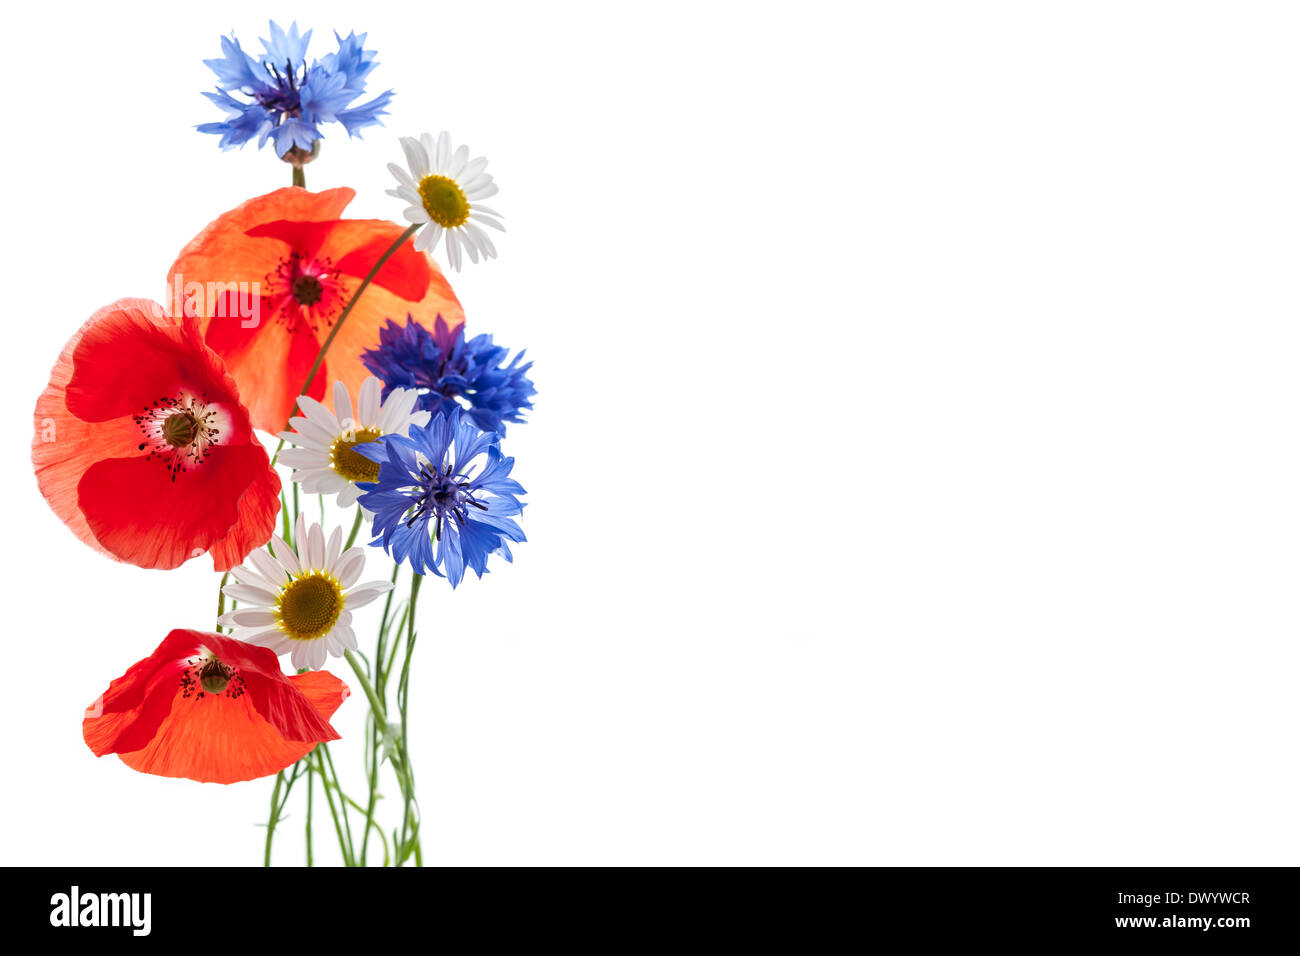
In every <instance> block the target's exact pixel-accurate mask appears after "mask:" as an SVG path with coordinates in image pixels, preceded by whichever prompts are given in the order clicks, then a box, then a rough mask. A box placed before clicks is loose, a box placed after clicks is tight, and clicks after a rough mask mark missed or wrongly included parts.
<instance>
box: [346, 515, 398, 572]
mask: <svg viewBox="0 0 1300 956" xmlns="http://www.w3.org/2000/svg"><path fill="white" fill-rule="evenodd" d="M360 530H361V506H360V505H357V516H356V517H355V518H353V519H352V533H351V534H349V535H348V543H347V544H345V545H344V546H343V550H344V551H346V550H347V549H348V548H350V547H352V544H353V542H355V541H356V540H357V532H358V531H360ZM388 593H389V594H392V592H391V591H390V592H388Z"/></svg>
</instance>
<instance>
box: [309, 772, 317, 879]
mask: <svg viewBox="0 0 1300 956" xmlns="http://www.w3.org/2000/svg"><path fill="white" fill-rule="evenodd" d="M307 760H308V763H307V865H308V866H311V865H312V858H311V815H312V794H313V793H314V792H315V790H316V773H315V771H314V770H312V766H311V762H310V758H307Z"/></svg>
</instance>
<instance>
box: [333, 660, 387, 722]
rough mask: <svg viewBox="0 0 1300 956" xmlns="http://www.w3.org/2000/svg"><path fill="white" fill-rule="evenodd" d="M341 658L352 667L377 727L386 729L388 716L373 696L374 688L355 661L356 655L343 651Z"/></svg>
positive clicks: (377, 699) (359, 662)
mask: <svg viewBox="0 0 1300 956" xmlns="http://www.w3.org/2000/svg"><path fill="white" fill-rule="evenodd" d="M343 657H344V658H345V659H346V660H347V662H348V663H349V664H351V665H352V671H353V673H355V674H356V675H357V680H359V681H361V689H362V690H363V691H365V694H366V700H368V701H370V712H371V713H373V714H374V715H375V720H376V721H378V722H379V726H380V727H383V728H386V727H387V726H388V716H387V714H385V713H384V705H383V704H382V703H381V702H380V700H379V697H378V695H376V694H375V689H374V687H372V686H371V685H370V678H369V677H367V676H366V672H365V671H364V670H363V669H362V668H361V661H359V660H358V659H357V655H356V654H354V653H353V652H352V651H344V652H343Z"/></svg>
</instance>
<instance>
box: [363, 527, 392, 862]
mask: <svg viewBox="0 0 1300 956" xmlns="http://www.w3.org/2000/svg"><path fill="white" fill-rule="evenodd" d="M360 510H361V509H360V507H358V508H357V511H358V513H359V512H360ZM400 569H401V565H399V564H394V565H393V575H392V578H391V580H392V583H393V588H392V589H391V590H389V592H388V596H387V597H386V598H385V599H384V613H383V615H382V616H381V617H380V618H379V637H378V638H377V639H376V641H375V682H376V684H378V686H379V693H380V694H381V695H382V694H383V692H384V691H383V686H384V682H383V674H382V673H381V670H382V668H383V664H384V640H385V638H387V637H388V615H389V613H390V612H391V611H392V608H393V595H394V593H396V591H397V573H398V571H399V570H400ZM366 738H367V749H366V784H367V786H368V789H369V791H370V795H369V797H368V799H367V800H366V810H365V813H366V832H365V833H364V834H363V835H362V837H361V865H362V866H365V865H366V851H367V850H368V849H369V848H370V830H371V828H372V827H373V828H374V829H375V830H377V831H379V838H380V839H381V840H383V841H384V861H385V865H387V861H388V859H389V856H388V838H387V837H386V836H384V828H383V827H381V826H379V825H378V824H376V823H375V802H376V801H377V800H378V799H379V745H380V743H381V742H382V737H380V734H379V729H378V726H377V725H376V723H375V719H374V715H373V714H371V715H370V716H369V717H368V719H367V720H366Z"/></svg>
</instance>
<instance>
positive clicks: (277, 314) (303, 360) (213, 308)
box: [167, 186, 465, 433]
mask: <svg viewBox="0 0 1300 956" xmlns="http://www.w3.org/2000/svg"><path fill="white" fill-rule="evenodd" d="M354 195H355V193H354V192H353V190H351V189H328V190H326V191H324V192H320V193H310V192H308V191H307V190H305V189H301V188H299V187H295V186H289V187H286V188H284V189H278V190H276V191H275V192H273V193H269V194H267V195H265V196H259V197H258V198H256V199H250V200H249V201H248V202H246V203H244V204H243V205H242V206H239V207H237V208H236V209H232V210H231V211H230V212H228V213H225V214H224V215H222V216H220V217H219V218H218V219H217V220H216V221H215V222H213V223H211V224H210V225H209V226H208V227H207V228H206V229H204V230H203V231H202V232H201V233H199V235H198V236H197V237H195V239H194V240H193V241H192V242H191V243H190V244H189V245H188V246H186V247H185V248H184V249H183V250H182V251H181V254H180V256H179V258H177V260H176V261H175V262H174V263H173V264H172V267H171V272H170V273H169V275H168V280H167V281H168V288H169V290H170V294H171V295H172V297H173V300H174V302H175V307H174V312H175V314H176V315H182V314H184V315H193V316H197V317H198V318H199V319H200V320H201V322H202V328H203V332H204V337H205V340H206V341H207V343H208V345H209V346H210V347H211V348H213V349H215V350H216V351H217V352H218V353H220V355H221V356H222V357H223V358H224V359H225V361H226V367H227V368H228V369H229V370H230V373H231V374H232V375H233V376H234V377H235V381H237V382H238V383H239V390H240V393H241V394H242V395H243V397H244V402H245V403H246V404H247V405H248V408H249V413H250V414H251V416H252V421H253V424H254V425H256V426H257V427H258V428H262V429H265V430H266V431H269V432H272V433H275V432H279V431H283V430H284V429H285V428H286V427H288V425H287V423H288V420H289V415H290V414H291V412H292V410H293V406H294V402H295V401H296V400H297V397H298V394H299V393H300V392H301V391H302V390H303V385H304V383H305V382H306V380H307V374H308V372H310V371H311V366H312V363H313V362H314V361H315V360H316V356H317V354H318V353H319V352H320V348H321V345H322V344H323V343H324V341H325V338H326V337H327V336H328V335H329V334H330V330H331V329H332V328H333V326H334V323H335V322H336V321H337V320H338V318H339V316H340V314H341V313H342V311H343V309H344V307H345V306H346V305H347V303H348V301H349V300H350V299H351V298H352V294H353V293H354V292H356V290H357V288H358V287H359V286H360V285H361V282H362V280H363V279H364V278H365V276H366V274H367V273H368V272H369V271H370V270H371V269H372V268H373V267H374V265H375V263H376V262H378V261H379V257H380V256H382V255H383V254H384V253H385V252H386V251H387V250H388V248H389V247H390V246H391V245H392V244H393V243H394V242H395V241H396V240H397V238H398V237H399V236H400V235H401V234H402V227H401V226H399V225H397V224H395V223H392V222H388V221H386V220H372V219H340V218H339V216H340V215H341V214H342V212H343V208H344V207H345V206H347V204H348V203H349V202H350V201H351V200H352V197H353V196H354ZM408 314H409V315H411V316H412V317H414V318H415V320H416V321H417V322H420V323H421V324H423V325H426V326H428V327H429V328H430V329H432V328H433V323H434V320H435V318H436V317H437V316H438V315H439V314H441V315H442V316H443V318H444V319H446V320H447V322H448V323H449V324H450V325H451V326H452V328H453V329H454V328H455V327H456V326H458V325H459V324H460V323H462V322H464V320H465V313H464V311H463V310H462V309H461V306H460V302H458V301H457V299H456V296H455V293H453V292H452V291H451V286H450V285H448V284H447V280H446V279H445V278H443V275H442V272H441V271H440V270H439V269H438V267H437V265H436V264H435V263H434V262H433V261H432V260H431V259H429V257H428V256H426V255H424V254H422V253H419V252H416V250H415V247H414V245H412V244H411V243H410V242H407V243H406V244H404V245H403V246H402V247H401V248H400V249H399V250H398V251H397V252H396V253H394V254H393V255H392V256H391V257H390V258H389V259H388V261H387V262H386V263H384V266H383V268H382V269H380V270H379V272H378V274H377V275H376V276H375V278H374V279H373V280H372V282H371V284H370V286H369V287H368V288H367V289H366V291H365V293H364V294H363V295H362V296H361V298H360V299H358V300H357V304H356V306H355V307H354V308H353V310H352V312H351V313H350V314H349V315H348V319H347V321H346V322H345V323H344V324H343V327H342V328H341V329H340V330H339V333H338V336H337V337H336V338H335V339H334V341H333V343H331V345H330V350H329V352H327V353H326V356H325V361H324V362H323V363H322V365H321V367H320V370H319V371H318V372H317V374H316V375H315V376H314V377H313V379H312V382H311V386H310V388H308V389H307V394H308V395H309V396H311V397H312V398H315V399H319V400H321V401H323V402H324V403H325V404H326V405H327V406H328V405H330V403H331V402H332V400H333V397H332V390H330V392H329V393H328V394H327V392H326V388H325V384H326V382H327V381H330V380H338V381H341V382H343V383H344V384H345V385H347V386H348V390H349V391H350V392H351V394H353V395H356V394H358V393H359V392H360V390H361V383H362V382H363V381H364V380H365V379H366V377H367V376H368V374H369V373H368V372H367V371H366V369H365V366H363V365H362V364H361V353H362V352H364V351H365V350H366V349H369V348H374V347H375V346H376V345H378V343H379V328H380V326H381V325H383V323H384V322H385V320H386V319H388V318H390V317H391V318H396V319H398V320H402V319H405V317H406V316H407V315H408Z"/></svg>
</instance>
